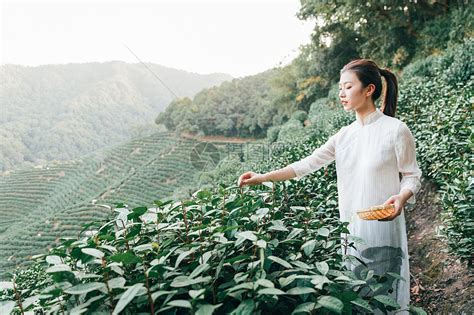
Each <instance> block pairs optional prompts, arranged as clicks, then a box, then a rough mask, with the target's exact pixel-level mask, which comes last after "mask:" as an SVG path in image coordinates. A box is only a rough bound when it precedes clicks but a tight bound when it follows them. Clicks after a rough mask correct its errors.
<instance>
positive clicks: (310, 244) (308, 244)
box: [301, 240, 316, 256]
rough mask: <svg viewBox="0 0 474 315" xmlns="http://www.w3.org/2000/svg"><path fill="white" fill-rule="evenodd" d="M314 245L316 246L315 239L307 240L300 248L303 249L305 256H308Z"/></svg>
mask: <svg viewBox="0 0 474 315" xmlns="http://www.w3.org/2000/svg"><path fill="white" fill-rule="evenodd" d="M315 247H316V241H315V240H309V241H307V242H306V243H304V244H303V245H301V250H302V251H304V253H305V254H306V256H309V255H310V254H311V253H312V252H313V250H314V248H315Z"/></svg>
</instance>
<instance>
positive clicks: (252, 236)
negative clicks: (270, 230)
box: [235, 231, 257, 242]
mask: <svg viewBox="0 0 474 315" xmlns="http://www.w3.org/2000/svg"><path fill="white" fill-rule="evenodd" d="M235 236H236V237H238V238H244V239H246V240H249V241H252V242H255V241H256V240H257V237H256V236H255V234H253V232H252V231H244V232H239V233H237V234H235Z"/></svg>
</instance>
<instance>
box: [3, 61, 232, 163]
mask: <svg viewBox="0 0 474 315" xmlns="http://www.w3.org/2000/svg"><path fill="white" fill-rule="evenodd" d="M148 66H149V67H150V69H152V71H153V72H154V73H156V74H157V75H159V76H160V77H162V78H163V80H165V81H166V84H167V85H168V86H169V87H170V88H171V89H173V91H174V92H175V93H177V94H178V95H180V96H189V97H191V96H193V95H194V94H196V93H197V92H198V91H200V90H201V89H203V88H206V87H209V86H213V85H217V84H220V83H221V82H223V81H224V80H229V79H231V77H230V76H228V75H224V74H211V75H198V74H195V73H188V72H185V71H181V70H175V69H171V68H166V67H162V66H159V65H153V64H151V65H148ZM0 77H1V80H0V103H1V115H0V172H1V171H5V170H11V169H14V168H19V167H22V166H26V165H37V164H45V163H47V162H50V161H53V160H70V159H75V158H78V157H79V156H82V155H84V154H88V153H90V152H91V151H95V150H97V149H101V148H104V147H106V146H109V145H112V144H117V143H119V142H123V141H125V140H129V139H130V137H133V136H138V135H144V134H150V133H153V132H156V131H157V128H156V125H155V124H153V117H154V116H155V115H156V114H157V113H158V112H160V111H162V110H163V109H164V108H165V106H166V105H167V104H168V103H169V102H170V101H171V100H172V99H173V98H174V96H173V95H172V94H171V93H170V92H169V91H168V90H167V89H166V88H165V87H164V86H163V85H162V84H161V83H160V82H159V81H158V80H157V79H156V78H155V77H154V76H153V74H151V73H150V72H149V71H148V70H147V69H146V68H145V67H144V66H143V65H141V64H127V63H124V62H107V63H88V64H67V65H45V66H38V67H25V66H18V65H3V66H1V67H0Z"/></svg>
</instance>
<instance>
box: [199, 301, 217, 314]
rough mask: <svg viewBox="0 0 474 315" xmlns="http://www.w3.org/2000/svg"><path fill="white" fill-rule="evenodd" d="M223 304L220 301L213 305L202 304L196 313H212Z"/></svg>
mask: <svg viewBox="0 0 474 315" xmlns="http://www.w3.org/2000/svg"><path fill="white" fill-rule="evenodd" d="M221 305H222V303H219V304H216V305H211V304H203V305H200V306H199V308H198V310H197V311H196V313H195V315H212V314H213V313H214V311H215V310H216V309H218V308H219V307H220V306H221Z"/></svg>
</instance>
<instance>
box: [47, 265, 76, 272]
mask: <svg viewBox="0 0 474 315" xmlns="http://www.w3.org/2000/svg"><path fill="white" fill-rule="evenodd" d="M66 271H69V272H71V267H69V265H65V264H61V265H54V266H51V267H49V268H48V269H46V272H47V273H53V272H66Z"/></svg>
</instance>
